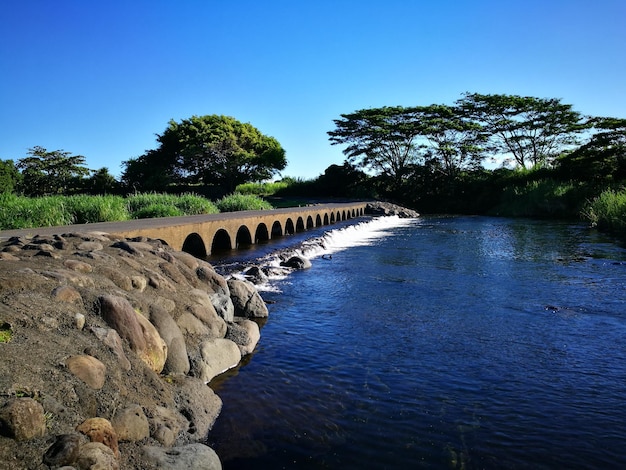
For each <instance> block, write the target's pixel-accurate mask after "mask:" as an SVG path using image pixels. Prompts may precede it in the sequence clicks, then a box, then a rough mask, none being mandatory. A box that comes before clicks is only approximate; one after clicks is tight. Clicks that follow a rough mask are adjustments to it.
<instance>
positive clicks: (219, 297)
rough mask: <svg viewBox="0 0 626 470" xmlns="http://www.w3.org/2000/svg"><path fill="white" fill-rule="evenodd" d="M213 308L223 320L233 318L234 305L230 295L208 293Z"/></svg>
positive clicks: (231, 319) (228, 320) (230, 320)
mask: <svg viewBox="0 0 626 470" xmlns="http://www.w3.org/2000/svg"><path fill="white" fill-rule="evenodd" d="M209 298H210V299H211V303H212V304H213V308H215V311H216V312H217V314H218V315H219V316H220V317H222V318H223V319H224V321H227V322H232V321H233V320H234V319H235V305H234V304H233V301H232V299H231V298H230V295H225V294H209Z"/></svg>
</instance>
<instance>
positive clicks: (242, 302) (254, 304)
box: [228, 279, 269, 318]
mask: <svg viewBox="0 0 626 470" xmlns="http://www.w3.org/2000/svg"><path fill="white" fill-rule="evenodd" d="M228 288H229V289H230V298H231V300H232V301H233V305H234V306H235V316H238V317H244V318H263V317H267V316H268V315H269V312H268V310H267V305H265V302H263V299H262V298H261V296H260V295H259V292H258V291H257V290H256V288H255V287H254V285H253V284H251V283H249V282H247V281H240V280H239V279H229V280H228Z"/></svg>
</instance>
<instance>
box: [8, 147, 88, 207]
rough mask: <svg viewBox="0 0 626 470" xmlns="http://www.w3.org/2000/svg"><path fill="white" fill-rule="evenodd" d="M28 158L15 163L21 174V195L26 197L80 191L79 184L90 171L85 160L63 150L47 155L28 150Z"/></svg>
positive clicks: (38, 151)
mask: <svg viewBox="0 0 626 470" xmlns="http://www.w3.org/2000/svg"><path fill="white" fill-rule="evenodd" d="M28 155H29V156H28V157H25V158H22V159H20V160H18V162H17V168H19V169H20V170H21V172H22V177H23V180H22V188H23V192H24V193H25V194H26V195H28V196H42V195H50V194H69V193H72V192H75V191H76V190H78V189H80V187H81V181H82V179H83V178H84V177H85V176H88V175H89V173H90V172H91V170H89V169H88V168H86V167H85V166H84V165H85V157H83V156H82V155H72V154H71V153H69V152H64V151H63V150H53V151H51V152H48V151H47V150H46V149H45V148H43V147H39V146H36V147H33V148H31V149H29V150H28Z"/></svg>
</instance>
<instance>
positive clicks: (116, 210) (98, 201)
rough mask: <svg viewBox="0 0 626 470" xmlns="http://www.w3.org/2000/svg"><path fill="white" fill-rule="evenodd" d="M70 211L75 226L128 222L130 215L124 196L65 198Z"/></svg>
mask: <svg viewBox="0 0 626 470" xmlns="http://www.w3.org/2000/svg"><path fill="white" fill-rule="evenodd" d="M65 204H66V207H67V209H68V211H69V212H70V213H71V214H72V219H73V222H72V223H75V224H91V223H95V222H110V221H117V220H128V219H130V214H129V213H128V207H127V205H126V200H125V199H124V198H123V197H122V196H112V195H106V196H87V195H84V194H80V195H76V196H68V197H66V198H65Z"/></svg>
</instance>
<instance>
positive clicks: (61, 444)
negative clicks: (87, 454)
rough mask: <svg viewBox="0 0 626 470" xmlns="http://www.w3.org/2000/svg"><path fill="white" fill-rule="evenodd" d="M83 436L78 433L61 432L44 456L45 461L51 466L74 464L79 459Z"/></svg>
mask: <svg viewBox="0 0 626 470" xmlns="http://www.w3.org/2000/svg"><path fill="white" fill-rule="evenodd" d="M80 444H81V437H80V435H78V434H61V435H58V436H57V437H56V440H55V441H54V443H53V444H52V445H51V446H50V447H49V448H48V450H47V451H46V453H45V454H44V456H43V463H45V464H46V465H48V466H49V467H62V466H64V465H72V464H73V463H74V462H76V460H77V459H78V455H79V452H80Z"/></svg>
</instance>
